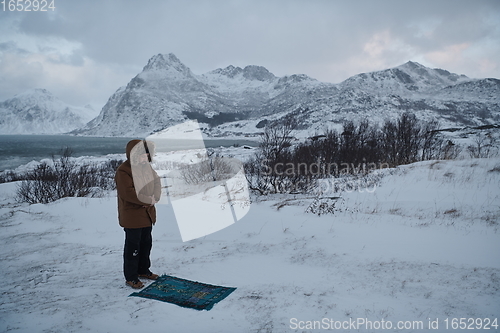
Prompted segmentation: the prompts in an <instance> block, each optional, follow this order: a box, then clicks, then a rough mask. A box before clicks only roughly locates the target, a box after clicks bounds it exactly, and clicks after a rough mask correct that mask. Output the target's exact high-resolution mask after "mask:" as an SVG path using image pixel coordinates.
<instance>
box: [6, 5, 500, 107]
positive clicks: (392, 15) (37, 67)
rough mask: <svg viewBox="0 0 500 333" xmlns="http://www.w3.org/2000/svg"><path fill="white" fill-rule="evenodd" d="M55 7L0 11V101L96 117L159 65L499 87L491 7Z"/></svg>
mask: <svg viewBox="0 0 500 333" xmlns="http://www.w3.org/2000/svg"><path fill="white" fill-rule="evenodd" d="M49 1H50V0H49ZM54 3H55V7H56V10H55V11H53V12H52V11H48V12H27V13H24V12H8V11H0V100H5V99H7V98H11V97H13V96H14V95H15V94H18V93H21V92H23V91H25V90H27V89H32V88H45V89H48V90H49V91H51V92H52V93H53V94H55V95H56V96H57V97H59V98H60V99H62V100H63V101H65V102H67V103H69V104H73V105H76V106H83V105H85V104H88V103H90V104H92V105H94V106H95V107H97V108H98V109H99V110H100V108H101V107H102V106H103V105H104V103H106V101H107V99H108V98H109V97H110V96H111V94H112V93H114V92H115V91H116V90H117V89H118V88H119V87H121V86H123V85H126V84H127V83H128V82H129V81H130V79H131V78H132V77H134V76H135V75H136V74H138V73H139V72H140V71H141V70H142V68H143V67H144V66H145V65H146V63H147V61H148V59H149V58H150V57H152V56H153V55H155V54H158V53H174V54H175V55H176V56H177V57H178V58H179V59H180V60H181V61H182V62H183V63H184V64H186V65H187V66H188V67H189V68H191V70H192V71H193V73H194V74H203V73H206V72H208V71H211V70H213V69H216V68H220V67H226V66H228V65H234V66H240V67H244V66H246V65H261V66H264V67H266V68H267V69H268V70H269V71H271V72H272V73H274V74H275V75H277V76H283V75H290V74H307V75H309V76H311V77H313V78H316V79H318V80H320V81H324V82H333V83H339V82H341V81H343V80H345V79H346V78H348V77H350V76H352V75H355V74H359V73H363V72H370V71H375V70H381V69H386V68H390V67H395V66H398V65H400V64H403V63H405V62H406V61H408V60H413V61H417V62H419V63H421V64H423V65H425V66H429V67H432V68H435V67H438V68H443V69H446V70H449V71H451V72H454V73H458V74H465V75H467V76H469V77H474V78H484V77H495V78H500V1H498V0H489V1H488V0H470V1H460V0H432V1H422V0H418V1H416V0H415V1H406V0H393V1H333V0H332V1H316V0H307V1H306V0H303V1H293V0H275V1H273V0H266V1H259V0H251V1H192V0H190V1H179V0H176V1H137V0H126V1H118V0H117V1H111V0H101V1H97V0H95V1H73V0H54ZM0 6H1V5H0ZM0 9H1V8H0Z"/></svg>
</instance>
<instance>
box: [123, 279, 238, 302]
mask: <svg viewBox="0 0 500 333" xmlns="http://www.w3.org/2000/svg"><path fill="white" fill-rule="evenodd" d="M235 290H236V288H229V287H222V286H214V285H211V284H205V283H201V282H196V281H190V280H185V279H181V278H178V277H174V276H169V275H162V276H160V277H159V278H158V279H157V280H156V281H154V282H153V283H151V284H150V285H149V286H147V287H146V288H144V289H143V290H141V291H140V292H138V293H132V294H130V295H129V296H137V297H144V298H151V299H156V300H158V301H162V302H168V303H173V304H176V305H179V306H182V307H185V308H191V309H196V310H207V311H208V310H210V309H211V308H212V307H213V306H214V305H215V303H217V302H220V301H222V300H223V299H224V298H226V297H227V296H229V294H231V293H232V292H233V291H235Z"/></svg>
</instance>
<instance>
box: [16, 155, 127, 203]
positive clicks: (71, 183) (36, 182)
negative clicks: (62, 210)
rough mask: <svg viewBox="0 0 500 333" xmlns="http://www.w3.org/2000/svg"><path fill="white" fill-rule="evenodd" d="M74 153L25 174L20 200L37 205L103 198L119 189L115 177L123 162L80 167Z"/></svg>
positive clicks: (19, 188)
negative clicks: (70, 198) (87, 198)
mask: <svg viewBox="0 0 500 333" xmlns="http://www.w3.org/2000/svg"><path fill="white" fill-rule="evenodd" d="M71 154H72V152H71V150H69V149H68V150H65V151H63V153H62V156H61V157H60V158H59V159H56V158H54V157H53V158H52V163H51V164H49V163H45V162H44V163H41V164H39V165H38V166H37V167H36V168H35V169H34V170H32V171H29V172H27V173H25V174H24V175H23V176H22V178H23V179H24V180H23V181H22V182H21V183H20V184H18V186H17V191H16V197H17V200H18V201H19V202H27V203H30V204H34V203H49V202H53V201H56V200H58V199H61V198H65V197H85V196H90V197H99V196H101V195H102V194H103V193H104V191H105V190H112V189H114V188H115V182H114V174H115V171H116V168H117V167H118V165H119V164H121V162H122V161H118V160H112V161H109V162H107V163H103V164H96V163H84V164H77V163H76V162H75V161H73V160H72V159H71Z"/></svg>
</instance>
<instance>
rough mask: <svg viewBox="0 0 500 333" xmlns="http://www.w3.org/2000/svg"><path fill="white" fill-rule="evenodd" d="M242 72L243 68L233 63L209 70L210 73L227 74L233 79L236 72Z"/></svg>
mask: <svg viewBox="0 0 500 333" xmlns="http://www.w3.org/2000/svg"><path fill="white" fill-rule="evenodd" d="M242 72H243V69H241V68H240V67H234V66H233V65H229V66H227V67H226V68H218V69H216V70H214V71H212V72H210V74H219V75H224V76H227V77H229V78H231V79H233V78H234V77H235V76H237V75H238V74H241V73H242Z"/></svg>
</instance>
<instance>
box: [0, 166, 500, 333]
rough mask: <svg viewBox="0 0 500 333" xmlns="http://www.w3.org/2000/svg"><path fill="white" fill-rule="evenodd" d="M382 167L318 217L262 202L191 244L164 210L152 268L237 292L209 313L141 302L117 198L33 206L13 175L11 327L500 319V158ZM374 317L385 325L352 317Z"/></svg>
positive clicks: (299, 206)
mask: <svg viewBox="0 0 500 333" xmlns="http://www.w3.org/2000/svg"><path fill="white" fill-rule="evenodd" d="M381 174H382V176H383V177H382V178H381V179H380V181H379V183H378V186H377V187H376V188H375V190H373V188H370V189H369V191H367V190H364V191H362V192H361V191H352V192H344V193H341V199H339V200H338V201H337V203H336V206H335V208H336V211H335V213H334V214H333V215H321V216H317V215H314V214H311V213H305V211H306V209H307V207H308V206H309V205H310V204H311V203H312V201H313V199H310V198H300V197H293V196H269V197H266V198H262V197H260V198H253V199H254V202H253V203H252V205H251V209H250V212H249V213H248V214H247V215H246V216H245V217H244V218H243V219H241V220H240V221H238V222H237V223H235V224H233V225H231V226H230V227H228V228H226V229H223V230H221V231H219V232H217V233H214V234H211V235H209V236H206V237H204V238H200V239H196V240H192V241H189V242H185V243H183V242H182V241H181V238H180V234H179V231H178V228H177V225H176V223H175V219H174V215H173V212H172V209H171V207H170V206H168V205H158V223H157V224H156V226H155V227H154V230H153V236H154V244H153V251H152V270H153V271H154V272H155V273H158V274H164V273H165V274H172V275H175V276H177V277H181V278H186V279H192V280H197V281H201V282H205V283H210V284H220V285H225V286H230V287H237V289H236V291H235V292H233V293H232V294H231V295H230V296H229V297H228V298H226V299H225V300H223V301H222V302H220V303H218V304H216V305H215V306H214V308H213V309H212V310H210V311H196V310H191V309H186V308H181V307H178V306H176V305H172V304H169V303H163V302H159V301H155V300H149V299H143V298H137V297H128V295H129V294H130V293H132V292H133V290H132V289H130V288H129V287H128V286H126V285H125V283H124V282H125V281H124V278H123V275H122V248H123V239H124V233H123V231H122V230H121V228H120V227H119V226H118V222H117V209H116V195H115V193H109V195H108V196H106V197H104V198H66V199H62V200H59V201H57V202H54V203H51V204H47V205H42V204H37V205H26V204H18V203H15V201H14V199H13V196H14V193H15V190H16V184H15V183H7V184H0V207H1V208H0V231H1V232H0V242H1V244H2V251H1V257H0V265H1V266H0V272H1V281H2V283H1V284H0V291H1V295H2V296H1V301H0V331H2V332H138V331H141V332H232V333H233V332H310V331H318V332H319V331H321V330H320V329H319V328H323V329H328V328H329V329H333V328H335V327H336V325H340V324H342V325H344V328H346V329H340V330H339V331H346V332H357V331H361V332H365V331H369V332H375V331H385V332H425V331H444V330H445V328H446V327H445V325H446V321H445V320H448V324H449V326H450V327H449V329H450V330H451V324H452V320H453V318H467V319H468V318H474V319H475V318H483V319H485V318H489V319H490V320H492V322H493V320H494V319H495V318H498V317H500V257H499V254H500V232H499V226H500V224H499V223H500V205H499V204H500V158H491V159H463V160H456V161H427V162H420V163H416V164H412V165H408V166H402V167H399V168H396V169H392V170H384V171H383V172H381ZM338 194H339V193H332V195H338ZM436 319H438V324H439V327H438V329H437V330H435V329H434V330H430V329H429V322H432V323H433V325H435V320H436ZM363 320H368V321H371V322H372V325H374V326H375V328H376V327H377V325H379V329H368V330H367V329H366V324H365V325H360V326H359V327H355V326H353V325H352V323H362V321H363ZM333 321H338V322H340V324H338V323H335V322H333ZM400 321H401V323H400ZM389 322H390V323H391V325H392V328H391V329H383V327H385V328H387V327H388V323H389ZM420 323H421V324H422V325H423V329H420V328H421V327H420ZM468 323H470V322H468ZM483 323H486V321H483ZM382 324H383V325H385V326H383V327H382V326H380V325H382ZM497 324H500V323H498V322H497ZM397 325H403V326H406V329H405V328H403V329H398V328H397ZM411 326H413V328H411ZM433 327H435V326H433ZM314 328H316V329H314ZM490 328H491V329H490V330H488V331H489V332H492V331H498V329H495V327H491V326H490Z"/></svg>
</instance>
